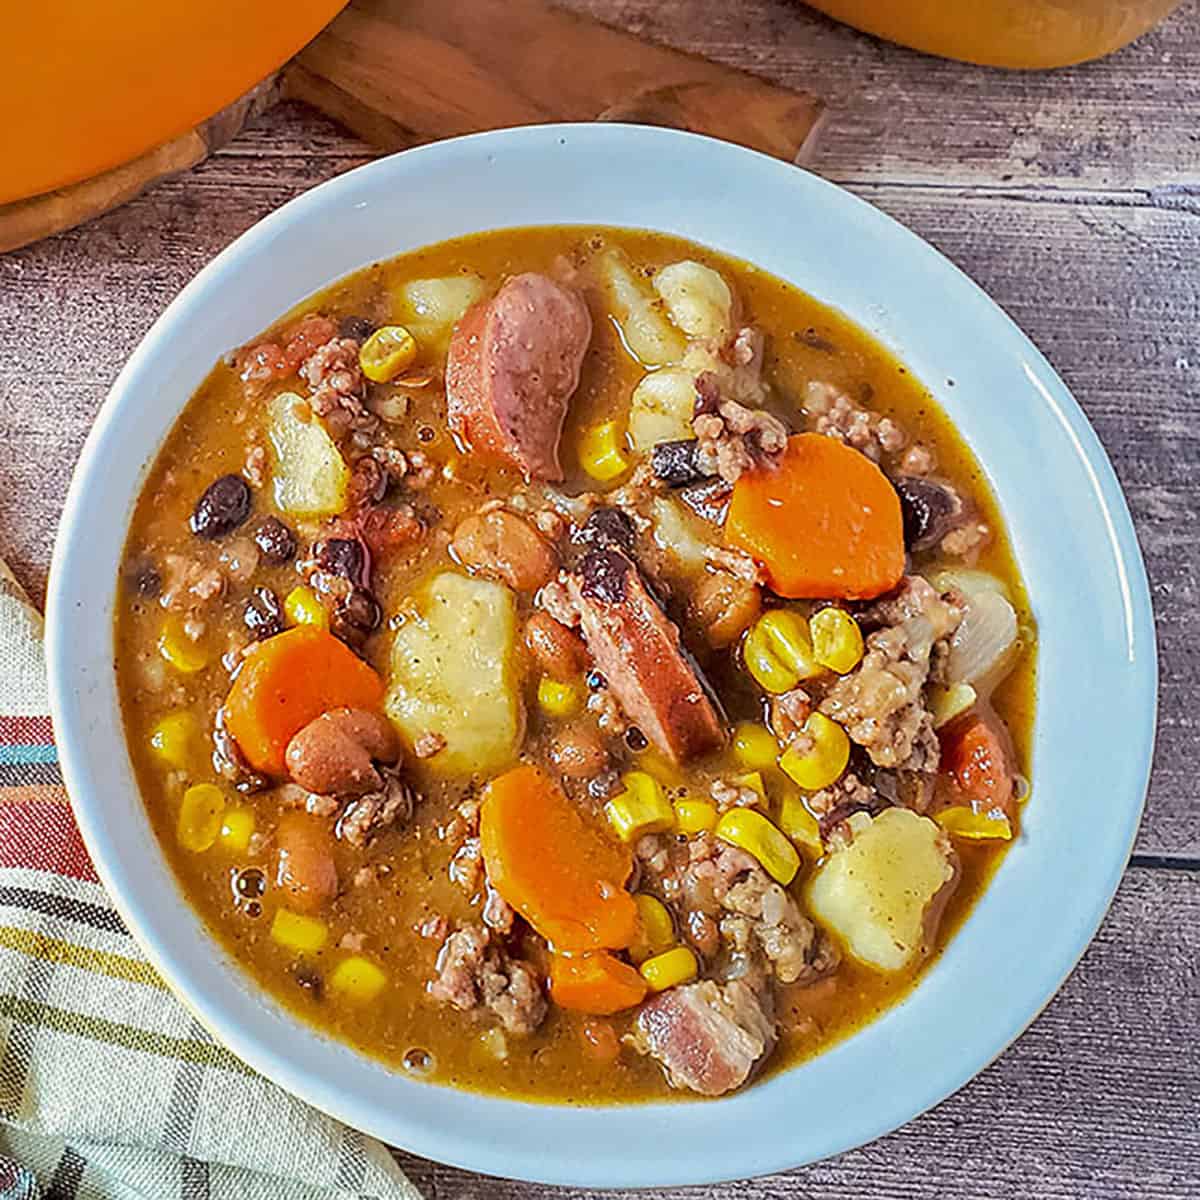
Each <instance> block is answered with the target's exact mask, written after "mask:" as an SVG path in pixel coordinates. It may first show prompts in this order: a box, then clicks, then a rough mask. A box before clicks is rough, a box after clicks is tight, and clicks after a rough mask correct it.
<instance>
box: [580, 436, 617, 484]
mask: <svg viewBox="0 0 1200 1200" xmlns="http://www.w3.org/2000/svg"><path fill="white" fill-rule="evenodd" d="M623 441H624V438H623V437H622V436H621V433H620V430H619V429H618V428H617V423H616V421H603V422H601V424H599V425H593V426H592V427H591V428H590V429H588V430H587V431H586V432H585V433H584V435H583V437H582V439H581V440H580V442H579V464H580V466H582V467H583V469H584V470H585V471H586V472H587V473H588V474H589V475H590V476H591V477H592V478H593V479H598V480H600V482H601V483H607V482H608V480H610V479H616V477H617V476H618V475H624V474H625V472H626V471H628V470H629V458H628V456H627V455H626V454H625V451H624V448H623V446H622V442H623Z"/></svg>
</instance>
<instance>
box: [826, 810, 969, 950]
mask: <svg viewBox="0 0 1200 1200" xmlns="http://www.w3.org/2000/svg"><path fill="white" fill-rule="evenodd" d="M850 827H851V830H852V831H853V839H854V840H853V841H852V842H851V843H850V845H848V846H846V847H845V848H844V849H840V850H835V851H833V852H832V853H831V854H830V855H829V857H828V858H827V859H826V860H825V863H824V864H823V865H822V866H821V868H820V869H819V870H818V871H817V872H816V873H815V875H814V876H813V878H812V881H811V882H810V884H809V886H808V904H809V908H810V909H811V911H812V914H813V916H814V917H816V919H817V920H818V921H820V922H821V923H822V924H823V925H825V926H827V927H828V928H829V929H830V930H831V931H832V932H833V933H835V934H836V935H837V936H838V937H839V938H841V940H842V942H843V943H845V946H846V949H847V950H848V951H849V953H850V954H851V955H852V956H853V957H854V958H856V959H858V960H859V961H860V962H862V963H865V964H866V965H867V966H869V967H875V968H877V969H878V970H881V971H899V970H902V969H903V968H905V967H907V966H908V965H910V964H911V963H912V962H913V960H914V959H916V958H917V957H918V956H919V955H920V954H922V953H924V952H925V951H926V950H927V949H928V946H929V943H930V941H931V939H932V938H933V935H934V933H935V932H936V929H937V923H938V921H939V920H940V919H941V915H942V911H943V910H944V908H945V906H946V901H947V900H948V899H949V897H950V893H951V892H952V891H953V889H954V886H955V884H956V883H957V881H958V863H957V860H956V858H955V856H954V852H953V851H952V850H951V848H950V844H949V841H948V839H947V838H946V835H945V834H944V833H943V832H942V831H941V830H940V829H938V827H937V825H935V824H934V823H933V822H932V821H931V820H929V818H928V817H921V816H918V815H917V814H916V813H915V812H913V811H912V810H911V809H907V808H889V809H886V810H885V811H884V812H882V813H880V814H879V816H877V817H875V818H871V817H869V816H867V815H866V814H865V813H859V814H856V815H855V816H853V817H851V818H850Z"/></svg>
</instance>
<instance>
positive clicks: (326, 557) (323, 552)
mask: <svg viewBox="0 0 1200 1200" xmlns="http://www.w3.org/2000/svg"><path fill="white" fill-rule="evenodd" d="M312 552H313V558H315V559H316V560H317V566H318V567H320V568H321V570H322V571H324V572H326V574H329V575H337V576H340V577H341V578H342V579H348V580H350V582H351V583H354V584H362V583H364V582H366V581H365V579H364V576H365V575H366V572H367V550H366V547H365V546H364V545H363V544H362V542H360V541H359V540H358V538H324V539H322V540H321V541H319V542H317V543H316V545H314V546H313V550H312Z"/></svg>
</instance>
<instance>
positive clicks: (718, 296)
mask: <svg viewBox="0 0 1200 1200" xmlns="http://www.w3.org/2000/svg"><path fill="white" fill-rule="evenodd" d="M651 282H652V283H653V285H654V290H655V291H656V292H657V293H658V294H659V295H660V296H661V297H662V299H663V303H664V304H666V306H667V313H668V315H669V316H670V318H671V320H672V321H673V322H674V323H675V324H676V325H677V326H678V327H679V328H680V329H682V330H683V332H684V333H686V334H687V335H688V337H689V338H716V339H717V340H719V341H722V342H723V341H725V340H726V339H727V338H728V337H729V336H730V334H731V333H732V332H733V293H732V292H731V291H730V290H729V284H727V283H726V282H725V280H724V279H722V278H721V276H720V275H718V274H717V272H716V271H714V270H713V269H712V267H706V266H705V265H704V264H703V263H698V262H693V261H692V260H691V259H690V258H689V259H684V260H683V261H682V262H677V263H670V264H669V265H668V266H665V267H663V268H662V269H661V270H659V271H657V272H655V275H654V278H653V280H651Z"/></svg>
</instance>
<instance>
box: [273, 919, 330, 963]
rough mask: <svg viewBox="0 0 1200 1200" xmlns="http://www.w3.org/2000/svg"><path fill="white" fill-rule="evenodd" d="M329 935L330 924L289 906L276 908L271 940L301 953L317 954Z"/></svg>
mask: <svg viewBox="0 0 1200 1200" xmlns="http://www.w3.org/2000/svg"><path fill="white" fill-rule="evenodd" d="M327 937H329V926H328V925H326V924H325V922H324V921H320V920H318V919H317V918H316V917H306V916H305V915H304V914H303V913H295V912H292V911H291V909H289V908H280V909H278V910H276V913H275V919H274V920H273V921H272V922H271V940H272V941H273V942H276V943H278V944H279V945H280V946H283V947H284V948H285V949H287V950H297V951H299V952H300V953H301V954H315V953H316V952H317V951H318V950H320V948H321V947H322V946H323V945H325V939H326V938H327Z"/></svg>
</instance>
